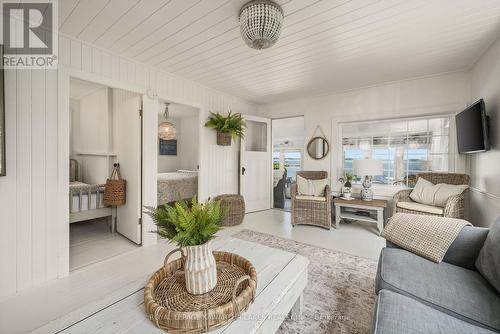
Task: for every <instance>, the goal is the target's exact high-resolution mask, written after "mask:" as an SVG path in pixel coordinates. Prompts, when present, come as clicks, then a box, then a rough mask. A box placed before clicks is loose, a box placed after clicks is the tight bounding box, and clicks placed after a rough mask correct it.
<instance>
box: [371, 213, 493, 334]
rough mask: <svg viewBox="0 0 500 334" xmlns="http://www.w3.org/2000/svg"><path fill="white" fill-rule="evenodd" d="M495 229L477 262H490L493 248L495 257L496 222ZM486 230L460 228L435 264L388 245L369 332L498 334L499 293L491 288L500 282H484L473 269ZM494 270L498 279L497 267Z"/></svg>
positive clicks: (397, 333)
mask: <svg viewBox="0 0 500 334" xmlns="http://www.w3.org/2000/svg"><path fill="white" fill-rule="evenodd" d="M495 226H496V227H498V228H497V229H496V230H495V231H496V232H495V239H494V240H492V239H493V238H492V236H493V235H494V234H493V232H492V233H491V236H490V237H489V238H488V241H487V243H488V244H489V246H488V253H487V254H484V253H485V251H483V252H482V253H483V254H481V258H490V255H491V254H492V253H491V251H492V249H493V253H495V254H500V242H498V241H499V240H498V235H499V233H498V231H500V220H497V222H496V225H495ZM489 231H490V230H489V229H486V228H478V227H470V226H467V227H464V229H463V230H462V231H461V232H460V234H459V236H458V237H457V239H456V240H455V241H454V242H453V243H452V245H451V246H450V248H449V249H448V251H447V253H446V255H445V257H444V259H443V262H441V263H440V264H437V263H434V262H431V261H428V260H426V259H424V258H422V257H419V256H418V255H414V254H412V253H410V252H408V251H406V250H403V249H400V248H398V247H397V246H395V245H393V244H391V243H389V242H388V243H387V247H386V248H384V249H383V250H382V252H381V254H380V259H379V264H378V272H377V278H376V293H377V294H378V298H377V303H376V306H375V314H374V319H373V325H372V333H376V334H406V333H412V334H413V333H418V334H420V333H422V334H428V333H458V334H476V333H481V334H482V333H500V294H499V291H497V290H496V289H495V287H494V286H493V285H492V284H495V285H496V286H497V288H498V284H497V282H498V280H497V279H500V278H499V277H498V276H495V277H496V278H494V279H493V280H492V279H491V275H489V277H490V281H488V280H487V279H486V278H485V277H484V276H483V275H482V274H481V273H480V272H479V271H478V269H477V268H476V264H477V262H476V261H477V258H478V256H480V251H481V249H482V248H483V245H484V244H485V241H486V239H487V236H488V234H489V233H490V232H489ZM492 231H493V230H492ZM492 245H494V247H493V248H492V247H491V246H492ZM485 248H486V247H485ZM486 256H487V257H486ZM491 257H492V258H496V261H498V258H499V257H498V256H496V255H494V256H491ZM494 264H495V267H497V266H496V264H498V262H496V263H494ZM481 268H484V267H481ZM493 270H494V271H495V274H494V275H497V273H498V272H499V271H500V268H496V269H495V268H493ZM481 272H484V270H481ZM492 281H495V282H496V283H491V282H492ZM490 283H491V284H490Z"/></svg>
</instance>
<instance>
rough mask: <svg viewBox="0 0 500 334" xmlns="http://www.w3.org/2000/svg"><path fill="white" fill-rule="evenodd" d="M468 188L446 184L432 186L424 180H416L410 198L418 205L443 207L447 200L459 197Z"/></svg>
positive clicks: (462, 185)
mask: <svg viewBox="0 0 500 334" xmlns="http://www.w3.org/2000/svg"><path fill="white" fill-rule="evenodd" d="M468 187H469V186H468V185H466V184H461V185H453V184H446V183H439V184H433V183H432V182H430V181H427V180H426V179H424V178H421V177H420V178H418V181H417V184H416V185H415V188H413V191H412V192H411V193H410V198H411V199H412V200H413V201H415V202H417V203H420V204H426V205H432V206H438V207H444V206H445V205H446V201H447V200H448V198H450V197H452V196H456V195H460V194H461V193H463V192H464V190H466V189H467V188H468Z"/></svg>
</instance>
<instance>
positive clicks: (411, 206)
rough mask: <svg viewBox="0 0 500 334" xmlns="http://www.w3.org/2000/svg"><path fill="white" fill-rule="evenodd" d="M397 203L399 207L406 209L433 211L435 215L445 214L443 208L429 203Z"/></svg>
mask: <svg viewBox="0 0 500 334" xmlns="http://www.w3.org/2000/svg"><path fill="white" fill-rule="evenodd" d="M396 205H397V206H398V208H402V209H406V210H412V211H420V212H426V213H431V214H433V215H442V214H443V208H440V207H437V206H432V205H427V204H420V203H416V202H398V203H397V204H396Z"/></svg>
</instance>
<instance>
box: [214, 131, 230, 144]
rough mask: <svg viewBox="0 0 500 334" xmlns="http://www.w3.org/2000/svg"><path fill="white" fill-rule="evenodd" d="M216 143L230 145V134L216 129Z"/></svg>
mask: <svg viewBox="0 0 500 334" xmlns="http://www.w3.org/2000/svg"><path fill="white" fill-rule="evenodd" d="M217 145H221V146H231V134H230V133H225V132H219V131H217Z"/></svg>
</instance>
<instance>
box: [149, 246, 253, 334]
mask: <svg viewBox="0 0 500 334" xmlns="http://www.w3.org/2000/svg"><path fill="white" fill-rule="evenodd" d="M177 251H180V249H176V250H174V251H172V252H170V253H169V254H167V256H166V257H165V263H164V266H163V268H161V269H159V270H158V271H157V272H155V273H154V275H153V276H152V277H151V278H150V279H149V281H148V283H147V285H146V287H145V288H144V305H145V307H146V313H147V314H148V316H149V319H150V320H151V321H153V322H154V323H155V324H156V326H157V327H158V328H161V329H163V330H165V331H168V332H169V333H206V332H208V331H211V330H214V329H216V328H218V327H220V326H223V325H225V324H227V323H229V322H231V321H233V320H234V319H236V318H237V317H238V316H239V315H240V313H241V312H242V311H244V310H246V309H247V307H248V306H249V305H250V304H251V303H252V302H253V299H254V297H255V291H256V289H257V272H256V270H255V268H254V267H253V265H252V264H251V263H250V261H248V260H247V259H245V258H244V257H242V256H239V255H237V254H233V253H227V252H213V254H214V257H215V261H216V262H217V285H216V286H215V288H214V289H213V290H212V291H210V292H208V293H206V294H203V295H191V294H189V293H188V292H187V290H186V285H185V278H184V271H183V263H184V259H183V258H180V259H177V260H174V261H172V262H168V260H169V257H170V256H171V255H172V254H173V253H175V252H177Z"/></svg>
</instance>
